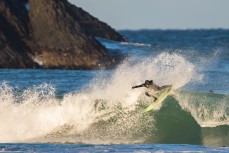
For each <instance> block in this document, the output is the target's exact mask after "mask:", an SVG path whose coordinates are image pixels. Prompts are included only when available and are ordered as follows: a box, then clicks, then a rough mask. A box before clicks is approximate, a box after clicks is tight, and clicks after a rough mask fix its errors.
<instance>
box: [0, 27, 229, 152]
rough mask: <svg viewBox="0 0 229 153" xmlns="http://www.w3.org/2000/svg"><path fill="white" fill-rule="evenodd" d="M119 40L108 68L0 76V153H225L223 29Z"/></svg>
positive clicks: (228, 75)
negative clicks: (156, 101)
mask: <svg viewBox="0 0 229 153" xmlns="http://www.w3.org/2000/svg"><path fill="white" fill-rule="evenodd" d="M119 32H120V33H121V34H122V35H124V36H125V37H126V38H127V39H128V40H129V42H125V43H123V42H115V41H109V40H104V39H101V38H98V40H99V41H100V42H101V43H102V44H103V45H104V46H105V47H106V48H108V50H109V52H110V53H111V54H115V53H122V54H124V56H125V58H124V60H123V61H122V62H121V63H120V64H118V65H117V66H116V67H115V68H113V69H109V70H105V69H104V70H45V69H1V70H0V123H1V125H0V152H229V30H223V29H215V30H201V29H200V30H138V31H131V30H122V31H119ZM145 80H153V81H154V82H155V83H156V84H158V85H159V86H162V85H170V84H171V85H173V87H174V92H173V95H172V96H168V97H167V98H166V99H165V101H164V102H163V103H162V104H161V105H160V106H158V107H157V108H155V110H152V111H150V112H146V113H144V112H143V110H144V109H145V108H146V107H147V106H148V105H150V104H151V103H152V101H153V99H152V98H150V97H147V96H145V92H146V91H147V89H145V88H137V89H132V88H131V87H132V86H134V85H139V84H142V83H144V81H145Z"/></svg>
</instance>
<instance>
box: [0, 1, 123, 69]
mask: <svg viewBox="0 0 229 153" xmlns="http://www.w3.org/2000/svg"><path fill="white" fill-rule="evenodd" d="M96 37H101V38H105V39H110V40H115V41H125V39H124V38H123V37H122V36H121V35H120V34H119V33H117V32H116V31H115V30H114V29H112V28H111V27H110V26H109V25H107V24H106V23H104V22H101V21H100V20H98V19H97V18H95V17H93V16H91V15H90V14H89V13H87V12H85V11H84V10H82V9H81V8H78V7H77V6H74V5H72V4H71V3H69V2H68V1H67V0H29V1H28V0H0V68H49V69H57V68H58V69H95V68H101V67H111V66H113V65H115V64H116V61H117V59H115V57H113V56H111V55H110V54H109V52H108V51H107V49H106V48H105V47H104V46H103V45H101V44H100V42H99V41H97V39H96Z"/></svg>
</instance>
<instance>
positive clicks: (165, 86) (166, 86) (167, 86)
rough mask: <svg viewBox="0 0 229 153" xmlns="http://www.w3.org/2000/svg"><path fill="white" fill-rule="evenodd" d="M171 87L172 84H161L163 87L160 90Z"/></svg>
mask: <svg viewBox="0 0 229 153" xmlns="http://www.w3.org/2000/svg"><path fill="white" fill-rule="evenodd" d="M169 87H172V85H164V86H161V87H160V90H162V89H165V88H169Z"/></svg>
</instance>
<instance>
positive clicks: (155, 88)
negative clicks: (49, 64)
mask: <svg viewBox="0 0 229 153" xmlns="http://www.w3.org/2000/svg"><path fill="white" fill-rule="evenodd" d="M139 87H146V88H148V89H150V92H154V94H149V92H146V93H145V95H146V96H148V97H153V98H154V101H156V100H157V99H158V97H157V96H156V95H155V94H156V93H157V92H158V91H160V90H162V89H165V88H168V87H172V85H164V86H161V87H160V86H158V85H156V84H155V83H154V82H153V80H146V81H145V83H143V84H141V85H137V86H133V87H132V89H134V88H139Z"/></svg>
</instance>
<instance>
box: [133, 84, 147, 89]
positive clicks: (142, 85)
mask: <svg viewBox="0 0 229 153" xmlns="http://www.w3.org/2000/svg"><path fill="white" fill-rule="evenodd" d="M140 87H145V85H144V84H141V85H138V86H133V87H132V89H134V88H140Z"/></svg>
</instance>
